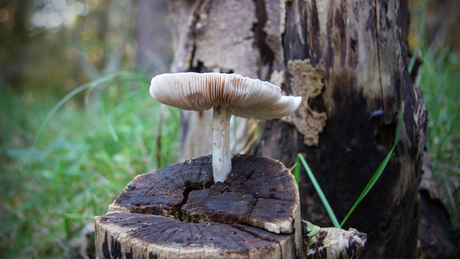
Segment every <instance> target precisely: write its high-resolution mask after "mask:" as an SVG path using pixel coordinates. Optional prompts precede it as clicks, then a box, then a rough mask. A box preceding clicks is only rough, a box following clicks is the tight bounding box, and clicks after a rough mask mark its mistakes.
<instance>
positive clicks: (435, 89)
mask: <svg viewBox="0 0 460 259" xmlns="http://www.w3.org/2000/svg"><path fill="white" fill-rule="evenodd" d="M459 68H460V56H459V55H458V54H457V53H455V52H452V51H450V48H449V47H446V48H445V49H443V50H442V51H441V52H440V53H439V54H438V55H437V56H435V57H434V56H433V55H432V54H430V53H429V52H428V51H427V50H425V51H424V52H423V66H422V67H421V68H420V71H419V73H420V88H421V90H422V93H423V97H424V99H425V102H426V106H427V110H428V119H429V122H428V129H427V150H428V153H429V154H430V156H431V164H432V171H433V174H434V175H435V178H436V180H437V182H438V183H439V184H440V185H441V188H442V190H443V193H444V203H445V204H446V205H447V208H448V210H449V214H450V215H451V220H452V223H453V225H454V227H455V228H456V229H457V230H459V229H460V218H459V209H460V159H459V158H460V130H459V128H460V102H459V100H460V73H459Z"/></svg>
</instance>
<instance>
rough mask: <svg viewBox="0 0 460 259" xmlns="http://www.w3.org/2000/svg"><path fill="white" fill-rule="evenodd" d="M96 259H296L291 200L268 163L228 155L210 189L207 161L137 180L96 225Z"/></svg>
mask: <svg viewBox="0 0 460 259" xmlns="http://www.w3.org/2000/svg"><path fill="white" fill-rule="evenodd" d="M95 222H96V249H97V251H96V252H97V254H98V256H99V258H117V257H126V258H130V257H131V258H179V257H187V258H228V257H232V258H299V257H300V258H301V257H303V251H302V233H301V232H302V231H301V226H300V224H301V221H300V207H299V193H298V189H297V185H296V183H295V180H294V177H293V176H292V174H291V173H290V171H289V170H288V169H286V168H285V167H284V165H283V164H282V163H281V162H279V161H276V160H273V159H269V158H262V157H257V156H250V155H235V156H234V157H233V158H232V171H231V172H230V174H229V177H228V179H227V180H226V181H225V182H223V183H222V182H218V183H216V184H214V182H213V178H212V158H211V156H205V157H199V158H195V159H191V160H187V161H185V162H183V163H177V164H174V165H171V166H167V167H164V168H162V169H159V170H157V171H155V172H151V173H147V174H143V175H139V176H137V177H135V178H134V180H133V181H132V182H131V183H129V184H128V185H127V186H126V187H125V188H124V190H123V191H122V193H121V194H120V195H119V196H118V198H117V199H116V200H115V201H114V202H113V204H111V205H109V212H108V213H107V215H106V216H105V217H96V218H95Z"/></svg>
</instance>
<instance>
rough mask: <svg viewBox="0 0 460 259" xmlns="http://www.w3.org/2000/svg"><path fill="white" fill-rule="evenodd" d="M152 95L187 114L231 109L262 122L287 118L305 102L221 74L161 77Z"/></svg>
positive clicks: (258, 83) (154, 83) (252, 81)
mask: <svg viewBox="0 0 460 259" xmlns="http://www.w3.org/2000/svg"><path fill="white" fill-rule="evenodd" d="M150 95H152V97H153V98H155V99H156V100H157V101H159V102H161V103H163V104H167V105H170V106H174V107H177V108H180V109H183V110H194V111H203V110H208V109H211V108H212V107H215V106H218V105H231V106H233V107H234V108H235V109H234V110H233V114H234V115H236V116H239V117H244V118H256V119H260V120H266V119H276V118H281V117H284V116H287V115H288V114H290V113H292V112H293V111H294V110H295V109H297V107H298V106H299V104H300V102H301V101H302V98H301V97H294V96H283V95H281V89H280V88H279V87H278V86H276V85H273V84H271V83H269V82H263V81H260V80H258V79H251V78H247V77H242V76H240V75H237V74H221V73H192V72H189V73H176V74H161V75H158V76H155V77H154V78H153V79H152V82H151V85H150Z"/></svg>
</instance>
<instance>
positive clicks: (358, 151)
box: [169, 0, 426, 257]
mask: <svg viewBox="0 0 460 259" xmlns="http://www.w3.org/2000/svg"><path fill="white" fill-rule="evenodd" d="M169 7H170V12H171V18H172V19H171V20H172V26H173V30H174V37H173V38H174V39H175V41H174V49H175V59H174V63H173V65H172V69H171V70H172V72H179V71H199V72H207V71H219V72H234V73H238V74H241V75H243V76H249V77H253V78H260V79H262V80H270V81H271V82H272V83H275V84H277V85H279V86H281V87H282V89H283V90H284V91H285V92H286V93H287V94H292V95H302V96H303V97H304V98H303V99H304V101H303V104H301V107H300V108H299V109H298V110H297V112H296V113H295V114H294V115H291V116H289V117H288V118H285V119H283V120H273V121H265V122H261V123H259V124H258V127H257V129H256V130H252V131H251V132H253V133H254V135H253V136H254V137H253V139H257V141H256V142H255V143H254V142H253V141H251V139H246V142H247V143H249V144H250V146H249V149H248V150H249V153H253V154H257V155H262V156H268V157H273V158H275V159H278V160H280V161H282V162H283V163H284V164H285V165H286V166H287V167H289V166H291V165H292V164H293V163H294V162H295V157H296V155H297V153H302V154H303V155H304V156H305V158H306V160H307V162H308V163H309V164H310V167H311V168H312V170H313V172H314V173H315V175H316V177H317V179H318V181H319V183H320V185H321V186H322V188H323V191H324V192H325V195H326V196H327V198H328V200H329V202H330V203H331V205H332V208H333V209H334V211H335V213H336V215H337V217H338V219H339V220H341V219H343V218H344V217H345V215H346V214H347V212H348V210H349V209H350V208H351V207H352V205H353V203H354V202H355V201H356V199H357V197H358V196H359V195H360V192H361V191H362V190H363V188H364V187H365V186H366V184H367V182H368V181H369V179H370V178H371V176H372V174H373V173H374V172H375V171H376V169H377V168H378V166H379V164H380V163H381V162H382V160H383V158H384V157H385V156H386V154H387V153H388V152H389V151H390V149H391V147H392V144H393V142H394V138H395V133H396V126H397V121H398V117H399V114H400V111H401V107H402V105H403V104H404V107H405V112H404V123H403V125H402V130H401V137H400V141H399V142H398V145H397V148H396V149H395V152H394V153H393V156H392V157H391V159H390V162H389V164H388V166H387V168H386V170H385V171H384V173H383V175H382V177H381V179H380V180H379V181H378V182H377V184H376V185H375V186H374V188H373V190H371V192H370V193H369V194H368V195H367V196H366V198H365V199H364V200H363V202H362V203H361V204H360V206H359V207H358V208H357V210H356V211H355V212H354V214H353V215H352V216H351V218H350V219H349V220H348V222H347V224H346V225H345V226H344V227H345V228H348V227H349V226H352V227H354V228H356V229H358V230H359V231H362V232H364V233H368V244H367V245H366V249H365V250H364V252H363V257H414V256H415V249H416V242H417V226H418V196H417V187H418V185H419V181H420V169H421V157H422V155H423V151H424V148H425V132H424V130H425V123H426V116H425V108H424V103H423V100H422V99H421V96H420V93H419V91H418V89H417V88H415V87H414V86H413V85H412V82H411V78H410V75H409V74H408V72H407V65H406V56H405V55H406V53H405V49H404V46H403V35H402V29H401V22H400V20H401V16H400V2H399V1H383V0H375V1H338V0H327V1H316V0H307V1H300V0H293V1H278V0H276V1H275V0H240V1H233V0H232V1H230V0H223V1H211V0H194V1H190V0H187V1H186V0H178V1H169ZM191 116H196V119H193V120H192V119H190V117H187V118H188V119H187V120H184V121H183V127H182V132H183V134H182V136H183V137H182V144H183V147H187V143H190V142H192V141H195V142H197V141H198V142H201V143H204V142H205V141H206V137H205V139H203V141H199V140H197V138H196V137H192V138H190V136H194V132H197V133H198V134H196V136H199V135H200V134H199V133H200V130H201V127H202V125H203V123H209V122H206V121H205V118H206V116H203V115H202V114H201V116H200V114H198V113H195V115H191ZM184 118H186V117H184ZM199 120H202V121H200V122H199V123H197V124H190V121H199ZM248 125H250V127H248V128H251V127H253V124H252V123H248ZM204 146H210V145H207V144H205V145H204ZM201 152H204V151H201ZM198 155H203V154H199V153H198V154H196V153H193V152H192V153H188V154H187V155H186V156H189V157H194V156H198ZM186 156H185V157H184V158H187V157H186ZM301 182H302V183H301V186H300V200H301V206H302V218H304V219H306V220H309V221H311V222H313V223H315V224H319V225H322V226H327V225H329V226H330V225H331V222H330V220H329V219H328V217H327V214H326V212H325V210H324V209H323V206H322V204H321V202H320V201H319V199H318V197H317V195H316V193H315V191H314V189H313V188H312V186H311V184H310V181H309V179H308V178H307V176H306V174H303V175H302V179H301Z"/></svg>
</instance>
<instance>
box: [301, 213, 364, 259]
mask: <svg viewBox="0 0 460 259" xmlns="http://www.w3.org/2000/svg"><path fill="white" fill-rule="evenodd" d="M302 227H303V229H304V247H303V248H304V253H305V255H306V257H307V258H309V259H326V258H344V259H352V258H359V256H360V255H361V253H362V252H363V250H364V245H365V244H366V242H367V234H365V233H361V232H358V231H357V230H356V229H354V228H350V229H349V230H348V231H347V230H344V229H339V228H321V230H320V231H319V233H318V234H316V235H315V237H314V239H315V240H314V242H313V244H311V245H310V246H307V245H306V243H308V235H305V228H306V221H302Z"/></svg>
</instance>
